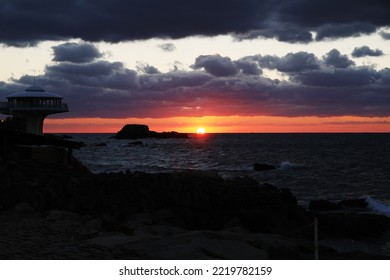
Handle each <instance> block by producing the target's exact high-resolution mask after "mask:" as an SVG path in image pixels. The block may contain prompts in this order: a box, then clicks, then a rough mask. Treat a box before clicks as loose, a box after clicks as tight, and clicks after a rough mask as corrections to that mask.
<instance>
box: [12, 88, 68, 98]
mask: <svg viewBox="0 0 390 280" xmlns="http://www.w3.org/2000/svg"><path fill="white" fill-rule="evenodd" d="M24 97H36V98H39V97H41V98H62V96H61V95H58V94H56V93H52V92H48V91H45V90H44V89H43V88H42V87H40V86H36V85H33V86H30V87H28V88H26V89H25V90H24V91H19V92H15V93H12V94H10V95H8V96H7V98H24Z"/></svg>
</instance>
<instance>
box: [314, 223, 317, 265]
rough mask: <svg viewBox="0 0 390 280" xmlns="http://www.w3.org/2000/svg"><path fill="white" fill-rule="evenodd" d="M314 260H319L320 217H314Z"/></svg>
mask: <svg viewBox="0 0 390 280" xmlns="http://www.w3.org/2000/svg"><path fill="white" fill-rule="evenodd" d="M314 259H315V260H318V217H314Z"/></svg>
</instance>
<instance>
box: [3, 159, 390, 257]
mask: <svg viewBox="0 0 390 280" xmlns="http://www.w3.org/2000/svg"><path fill="white" fill-rule="evenodd" d="M0 178H1V185H0V210H1V211H0V240H1V243H0V258H1V259H312V258H313V257H314V244H313V226H312V223H313V213H310V212H308V211H306V210H305V209H303V208H301V207H300V206H298V205H297V201H296V199H295V197H294V196H293V195H292V194H291V193H290V191H289V190H288V189H283V188H282V189H279V188H276V187H274V186H271V185H268V184H265V185H260V184H258V183H257V182H255V181H254V180H252V179H250V178H236V179H231V180H224V179H222V178H220V177H219V176H218V175H217V174H214V173H213V172H180V173H157V174H146V173H139V172H135V173H131V172H129V173H110V174H91V173H90V172H89V171H88V170H87V169H86V168H85V167H83V166H82V165H81V164H79V163H74V164H73V165H72V166H69V165H63V164H49V163H43V162H38V161H33V160H12V161H0ZM318 216H319V225H320V227H319V228H320V244H322V245H321V246H320V248H319V252H320V253H319V254H320V258H323V259H387V258H389V252H388V251H386V248H385V247H384V246H386V244H385V242H386V238H388V233H389V228H390V221H389V218H387V217H385V216H379V215H372V214H352V213H351V214H349V213H346V212H343V213H320V214H318ZM321 226H322V228H321ZM325 245H326V246H325ZM354 246H355V247H354ZM337 248H341V250H336V249H337Z"/></svg>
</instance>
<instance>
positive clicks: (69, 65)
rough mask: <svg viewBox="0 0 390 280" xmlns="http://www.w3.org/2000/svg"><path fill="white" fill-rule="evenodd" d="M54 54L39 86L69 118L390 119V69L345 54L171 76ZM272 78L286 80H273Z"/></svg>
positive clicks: (80, 52)
mask: <svg viewBox="0 0 390 280" xmlns="http://www.w3.org/2000/svg"><path fill="white" fill-rule="evenodd" d="M53 51H54V58H53V60H54V62H53V63H52V64H51V65H48V66H46V69H45V72H44V74H43V75H41V76H38V77H36V80H37V81H38V83H39V84H40V85H41V86H43V87H44V88H45V89H46V90H48V91H53V92H57V93H59V94H61V95H62V96H63V97H64V101H65V102H66V103H68V104H69V106H70V108H71V112H70V113H68V114H67V117H108V118H127V117H157V118H158V117H173V116H203V115H215V116H226V115H241V116H260V115H266V116H286V117H296V116H347V115H353V116H377V117H382V116H390V68H384V69H381V70H376V69H374V68H372V67H369V66H356V64H355V63H354V61H353V60H351V59H350V58H349V57H348V56H347V55H346V54H342V53H340V51H339V50H337V49H332V50H330V51H329V52H328V53H327V54H325V55H324V56H322V57H317V56H315V55H314V54H313V53H309V52H295V53H288V54H286V55H285V56H281V57H278V56H270V55H262V54H257V55H252V56H244V57H242V58H239V59H236V60H234V59H232V58H230V57H227V56H220V55H200V56H198V57H197V58H196V59H195V61H194V63H193V65H192V69H190V70H188V71H184V70H172V71H169V72H166V73H162V72H160V71H159V70H158V69H157V68H156V67H154V66H153V65H149V64H140V65H139V66H138V67H137V69H129V68H127V67H126V66H125V65H124V64H123V63H121V62H109V61H105V60H104V59H102V58H101V55H102V54H101V53H100V52H99V51H98V49H97V48H96V47H95V46H94V45H92V44H89V43H88V44H86V43H79V44H73V43H72V44H61V45H59V46H57V47H54V48H53ZM76 54H77V55H76ZM265 70H272V71H276V72H278V73H279V74H280V75H281V76H283V77H284V78H283V79H271V78H269V77H266V76H265V75H264V74H263V73H264V71H265ZM32 82H33V77H32V76H28V75H26V76H22V77H21V78H19V79H14V80H13V81H12V82H10V83H2V84H1V85H0V95H1V96H5V95H7V94H9V93H11V92H14V91H18V90H23V89H24V88H26V87H27V86H29V85H31V84H32ZM58 117H60V116H58Z"/></svg>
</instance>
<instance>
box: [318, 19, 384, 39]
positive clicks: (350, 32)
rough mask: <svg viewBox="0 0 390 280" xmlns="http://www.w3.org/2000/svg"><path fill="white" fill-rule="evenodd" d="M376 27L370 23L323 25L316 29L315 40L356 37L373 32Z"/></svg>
mask: <svg viewBox="0 0 390 280" xmlns="http://www.w3.org/2000/svg"><path fill="white" fill-rule="evenodd" d="M375 30H376V26H375V25H374V24H372V23H365V22H353V23H344V24H325V25H322V26H320V27H319V28H317V35H316V40H317V41H320V40H323V39H327V38H344V37H351V36H352V37H356V36H360V35H362V34H370V33H373V32H375Z"/></svg>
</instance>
